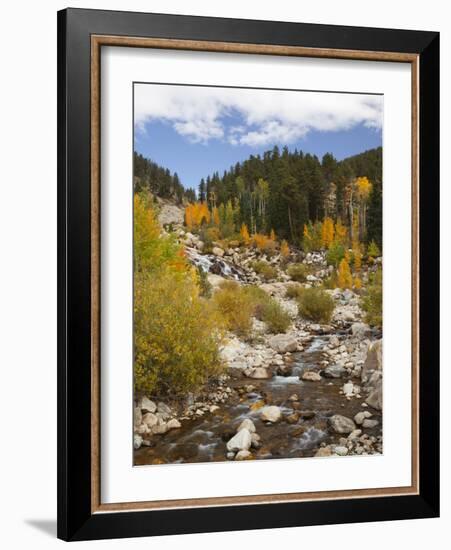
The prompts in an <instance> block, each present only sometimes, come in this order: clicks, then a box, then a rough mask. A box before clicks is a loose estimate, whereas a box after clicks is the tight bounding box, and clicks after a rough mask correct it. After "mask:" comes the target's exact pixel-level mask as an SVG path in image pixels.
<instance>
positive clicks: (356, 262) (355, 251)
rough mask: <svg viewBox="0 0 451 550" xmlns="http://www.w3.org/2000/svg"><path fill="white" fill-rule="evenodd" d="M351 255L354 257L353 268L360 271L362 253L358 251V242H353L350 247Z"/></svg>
mask: <svg viewBox="0 0 451 550" xmlns="http://www.w3.org/2000/svg"><path fill="white" fill-rule="evenodd" d="M352 257H353V259H354V270H355V271H360V268H361V267H362V253H361V252H360V246H359V244H358V243H354V246H353V247H352Z"/></svg>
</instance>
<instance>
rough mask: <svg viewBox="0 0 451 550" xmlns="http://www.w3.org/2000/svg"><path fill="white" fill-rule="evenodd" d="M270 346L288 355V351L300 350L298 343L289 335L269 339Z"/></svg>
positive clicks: (279, 335) (277, 335)
mask: <svg viewBox="0 0 451 550" xmlns="http://www.w3.org/2000/svg"><path fill="white" fill-rule="evenodd" d="M269 345H270V346H271V347H272V349H273V350H275V351H277V352H279V353H286V352H287V351H296V350H297V349H298V343H297V341H296V339H295V338H294V337H293V336H290V335H289V334H276V335H275V336H272V337H271V338H270V339H269Z"/></svg>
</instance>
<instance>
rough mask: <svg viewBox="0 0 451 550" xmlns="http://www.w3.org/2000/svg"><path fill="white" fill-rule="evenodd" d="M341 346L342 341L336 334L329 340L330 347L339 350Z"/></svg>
mask: <svg viewBox="0 0 451 550" xmlns="http://www.w3.org/2000/svg"><path fill="white" fill-rule="evenodd" d="M339 345H340V340H339V339H338V336H337V335H336V334H334V335H333V336H331V337H330V338H329V346H330V347H331V348H337V347H338V346H339Z"/></svg>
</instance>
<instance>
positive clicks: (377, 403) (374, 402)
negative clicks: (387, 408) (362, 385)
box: [365, 379, 382, 411]
mask: <svg viewBox="0 0 451 550" xmlns="http://www.w3.org/2000/svg"><path fill="white" fill-rule="evenodd" d="M365 401H366V403H367V404H368V405H369V406H370V407H373V409H377V410H378V411H381V410H382V379H379V382H378V383H377V385H376V387H375V388H374V389H373V390H372V391H371V393H370V394H369V395H368V397H367V398H366V400H365Z"/></svg>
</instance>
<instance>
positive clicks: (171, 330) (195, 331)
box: [134, 269, 222, 395]
mask: <svg viewBox="0 0 451 550" xmlns="http://www.w3.org/2000/svg"><path fill="white" fill-rule="evenodd" d="M134 331H135V339H134V342H135V347H134V359H135V361H134V365H135V371H134V374H135V376H134V385H135V390H136V391H145V392H147V393H149V394H157V395H161V394H169V395H174V394H178V393H184V392H187V391H194V390H196V389H197V388H199V387H201V386H203V385H204V384H205V383H206V382H207V379H208V378H209V377H210V376H212V375H216V374H219V373H220V372H221V370H222V365H221V362H220V359H219V353H218V347H219V345H220V343H221V339H222V330H221V321H220V319H219V317H218V315H217V314H216V312H215V311H214V310H213V309H212V308H211V306H210V304H209V302H208V301H206V300H204V299H202V298H200V297H199V294H198V287H197V284H196V276H195V274H194V273H192V275H191V276H185V277H183V278H181V277H180V276H179V275H178V274H177V273H175V272H173V271H171V270H170V269H161V270H160V271H159V272H157V273H154V274H152V275H149V274H145V273H140V274H137V275H136V276H135V285H134Z"/></svg>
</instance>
